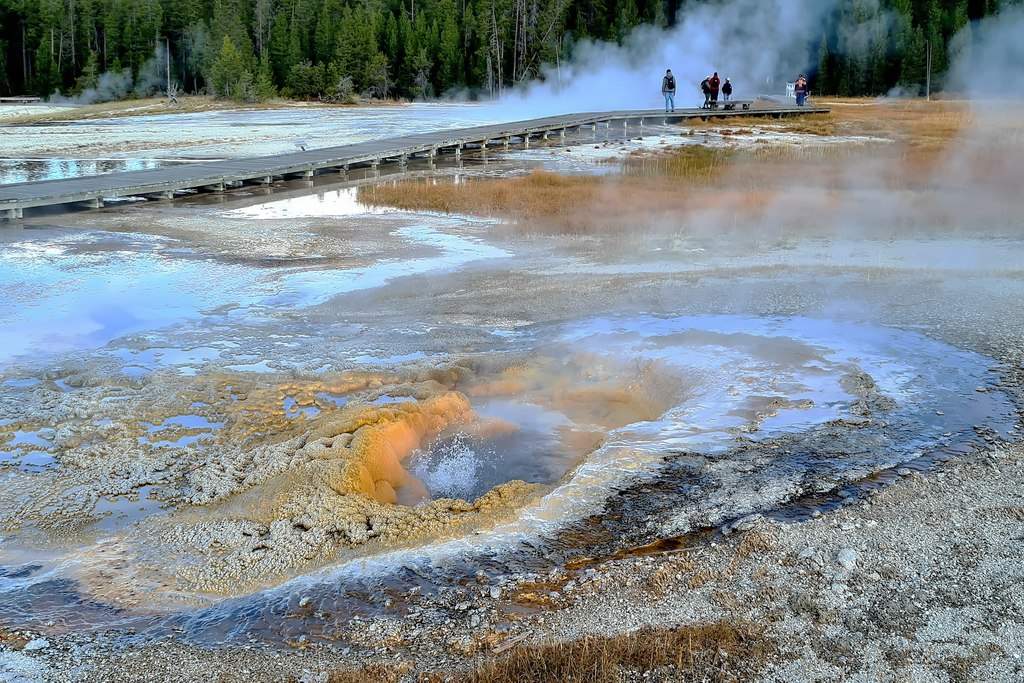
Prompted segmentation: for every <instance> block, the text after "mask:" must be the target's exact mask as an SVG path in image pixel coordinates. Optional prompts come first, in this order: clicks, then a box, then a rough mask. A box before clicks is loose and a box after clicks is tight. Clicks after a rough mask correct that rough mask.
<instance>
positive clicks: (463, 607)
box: [455, 602, 471, 612]
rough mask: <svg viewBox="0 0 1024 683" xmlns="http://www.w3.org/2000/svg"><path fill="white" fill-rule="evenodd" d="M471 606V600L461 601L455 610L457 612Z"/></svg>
mask: <svg viewBox="0 0 1024 683" xmlns="http://www.w3.org/2000/svg"><path fill="white" fill-rule="evenodd" d="M470 606H471V605H470V603H469V602H460V603H459V604H457V605H455V611H456V612H465V611H466V610H468V609H469V608H470Z"/></svg>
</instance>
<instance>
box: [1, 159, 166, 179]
mask: <svg viewBox="0 0 1024 683" xmlns="http://www.w3.org/2000/svg"><path fill="white" fill-rule="evenodd" d="M180 163H183V162H180V161H174V160H168V159H0V185H6V184H12V183H28V182H33V181H36V180H54V179H58V178H77V177H80V176H92V175H102V174H104V173H120V172H121V171H146V170H149V169H153V168H162V167H164V166H172V165H175V164H180Z"/></svg>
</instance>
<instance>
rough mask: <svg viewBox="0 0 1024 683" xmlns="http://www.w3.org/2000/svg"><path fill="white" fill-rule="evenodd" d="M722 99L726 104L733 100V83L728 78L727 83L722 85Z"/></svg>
mask: <svg viewBox="0 0 1024 683" xmlns="http://www.w3.org/2000/svg"><path fill="white" fill-rule="evenodd" d="M722 99H723V100H725V101H726V102H728V101H729V100H731V99H732V83H730V82H729V79H728V78H726V79H725V83H723V84H722Z"/></svg>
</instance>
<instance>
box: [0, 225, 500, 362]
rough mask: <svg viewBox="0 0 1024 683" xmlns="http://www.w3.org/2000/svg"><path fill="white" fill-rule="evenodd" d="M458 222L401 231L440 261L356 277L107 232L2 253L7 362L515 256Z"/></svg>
mask: <svg viewBox="0 0 1024 683" xmlns="http://www.w3.org/2000/svg"><path fill="white" fill-rule="evenodd" d="M449 220H450V219H444V218H439V217H438V218H434V217H427V218H425V219H424V222H423V223H421V224H419V225H415V226H410V227H403V228H400V229H399V230H398V234H400V235H401V236H402V237H403V238H404V239H405V240H406V242H407V243H409V244H410V245H413V246H417V245H419V246H428V247H433V248H434V249H435V250H436V251H435V253H434V255H431V256H428V257H425V258H417V259H408V260H403V259H399V258H393V259H386V260H381V261H378V262H377V263H375V264H372V265H370V266H362V267H359V268H352V269H338V268H322V269H315V270H295V269H289V268H283V267H282V268H279V269H276V270H275V269H267V268H256V267H252V266H249V265H246V264H238V263H226V262H224V261H220V260H214V259H208V258H200V257H197V256H196V255H193V254H188V253H186V252H183V251H182V250H181V249H180V248H175V244H174V243H173V242H168V243H166V244H165V243H164V242H163V241H161V240H160V239H159V238H153V239H147V238H143V237H139V236H111V235H110V234H106V233H75V234H73V235H70V236H62V237H51V238H41V239H35V240H32V241H24V242H13V243H6V244H0V293H3V296H2V297H0V318H2V319H3V320H4V325H3V326H2V327H0V361H4V360H9V359H12V358H16V357H21V356H29V355H32V356H37V357H38V356H40V355H48V354H51V353H61V352H68V351H74V350H86V349H95V348H100V347H102V346H105V345H106V344H108V343H109V342H110V341H112V340H114V339H117V338H119V337H122V336H124V335H126V334H130V333H135V332H141V331H145V330H156V329H163V328H167V327H169V326H171V325H174V324H176V323H179V322H184V321H186V320H195V319H199V318H208V319H213V318H215V317H216V316H219V315H223V313H218V312H215V311H216V310H224V309H223V307H225V306H231V307H234V308H235V310H234V311H233V312H232V313H231V315H232V317H234V318H237V317H239V316H244V315H247V314H248V313H250V312H254V311H257V310H258V311H259V312H261V314H263V315H265V314H267V313H268V312H270V313H271V314H273V313H274V312H276V311H279V310H283V309H285V308H293V307H296V306H299V307H302V306H310V305H315V304H318V303H322V302H324V301H327V300H328V299H330V298H331V297H333V296H335V295H338V294H341V293H344V292H352V291H356V290H361V289H368V288H372V287H378V286H382V285H385V284H387V283H388V282H389V281H390V280H392V279H394V278H396V277H401V276H405V275H417V274H422V273H426V272H430V271H434V270H447V269H452V268H456V267H458V266H461V265H464V264H466V263H468V262H470V261H473V260H478V259H486V258H495V257H502V256H505V255H506V252H504V251H502V250H500V249H496V248H493V247H489V246H487V245H485V244H483V243H480V242H477V241H474V240H470V239H466V238H462V237H458V236H455V235H450V234H446V233H445V232H443V230H442V229H443V227H444V225H445V224H446V223H447V222H449ZM117 240H121V241H122V242H123V244H120V243H118V242H117ZM99 244H101V245H102V248H96V247H97V245H99ZM172 250H173V252H172ZM186 251H187V250H186ZM143 365H144V366H147V367H148V365H147V364H145V363H144V364H143ZM140 367H142V366H140Z"/></svg>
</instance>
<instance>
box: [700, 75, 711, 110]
mask: <svg viewBox="0 0 1024 683" xmlns="http://www.w3.org/2000/svg"><path fill="white" fill-rule="evenodd" d="M710 81H711V76H708V77H707V78H705V79H704V80H703V81H701V82H700V91H701V92H702V93H704V104H703V105H702V106H701V109H709V108H711V82H710Z"/></svg>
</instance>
